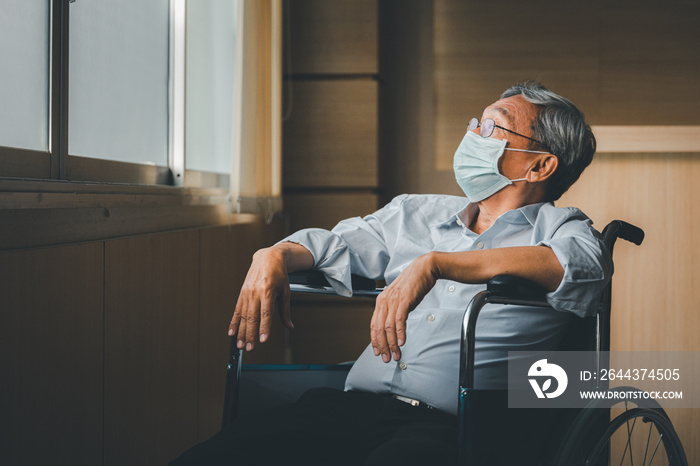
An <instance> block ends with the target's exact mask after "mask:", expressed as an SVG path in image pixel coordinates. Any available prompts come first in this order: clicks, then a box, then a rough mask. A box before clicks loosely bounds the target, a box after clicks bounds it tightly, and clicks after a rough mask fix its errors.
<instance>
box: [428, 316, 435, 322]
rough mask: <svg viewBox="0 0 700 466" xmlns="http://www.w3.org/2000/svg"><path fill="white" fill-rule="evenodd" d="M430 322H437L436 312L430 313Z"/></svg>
mask: <svg viewBox="0 0 700 466" xmlns="http://www.w3.org/2000/svg"><path fill="white" fill-rule="evenodd" d="M428 322H435V314H430V315H429V316H428Z"/></svg>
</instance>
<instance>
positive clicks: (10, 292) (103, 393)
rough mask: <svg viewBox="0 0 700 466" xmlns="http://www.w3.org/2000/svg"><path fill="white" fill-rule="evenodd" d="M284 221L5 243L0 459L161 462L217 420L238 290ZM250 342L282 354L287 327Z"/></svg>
mask: <svg viewBox="0 0 700 466" xmlns="http://www.w3.org/2000/svg"><path fill="white" fill-rule="evenodd" d="M280 237H281V225H280V222H277V223H276V224H273V225H271V226H268V225H265V224H264V223H262V222H254V223H244V224H236V225H231V226H222V227H212V228H205V229H200V230H184V231H179V232H172V233H163V234H153V235H145V236H138V237H131V238H124V239H115V240H108V241H99V242H92V243H87V244H80V245H66V246H56V247H49V248H43V249H32V250H21V251H10V252H1V253H0V262H2V264H3V266H2V267H0V302H1V303H2V312H1V313H0V342H1V343H0V344H1V345H2V347H0V350H1V353H0V366H1V367H2V368H3V370H2V379H1V381H0V382H1V383H0V391H1V393H2V396H0V412H2V422H0V429H1V430H0V451H2V462H3V464H13V465H25V464H26V465H35V464H75V465H98V464H105V465H124V464H129V465H141V464H142V465H153V464H165V463H167V462H168V461H169V460H171V459H173V458H174V457H175V456H177V455H178V454H179V453H181V452H182V451H183V450H185V449H186V448H188V447H189V446H191V445H193V444H195V443H196V442H198V441H200V440H204V439H206V438H208V437H209V436H211V435H212V434H213V433H215V432H216V431H218V429H219V427H220V423H221V413H222V406H223V396H224V376H225V367H226V363H227V354H228V345H229V338H228V336H227V335H226V330H227V327H228V322H229V320H230V318H231V314H232V312H233V308H234V305H235V300H236V298H237V295H238V289H239V287H240V284H241V283H242V281H243V277H244V276H245V271H246V270H247V267H248V265H249V263H250V258H251V256H252V254H253V252H254V251H255V250H256V249H257V248H259V247H263V246H267V245H269V244H271V243H273V242H274V241H276V240H278V239H279V238H280ZM279 327H280V326H279V325H277V324H275V327H274V328H273V336H274V338H273V339H272V340H271V341H270V342H269V343H268V344H266V345H263V346H262V347H261V348H260V349H259V350H257V351H256V352H254V353H251V354H250V355H248V357H247V360H248V361H249V362H256V361H257V362H260V361H269V362H280V361H281V360H282V353H283V347H284V333H283V332H282V330H281V329H280V328H279Z"/></svg>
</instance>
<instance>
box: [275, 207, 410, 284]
mask: <svg viewBox="0 0 700 466" xmlns="http://www.w3.org/2000/svg"><path fill="white" fill-rule="evenodd" d="M406 197H407V196H406V195H401V196H398V197H396V198H394V200H392V201H391V202H390V203H389V204H387V205H386V206H385V207H383V208H382V209H380V210H378V211H377V212H375V213H373V214H371V215H367V216H366V217H364V218H361V217H354V218H349V219H347V220H343V221H341V222H340V223H338V224H337V225H336V226H335V227H334V228H333V230H331V231H328V230H323V229H320V228H309V229H305V230H300V231H298V232H296V233H294V234H292V235H290V236H288V237H287V238H285V239H283V240H282V241H280V242H281V243H283V242H292V243H297V244H300V245H302V246H304V247H305V248H307V249H308V250H309V251H310V252H311V255H312V256H313V258H314V269H315V270H319V271H320V272H322V273H323V274H324V276H325V277H326V279H327V280H328V282H329V283H330V284H331V286H332V287H333V290H335V292H336V293H338V294H340V295H343V296H352V278H351V275H352V274H357V275H361V276H363V277H367V278H371V279H375V280H377V279H381V278H383V277H384V271H385V270H386V267H387V264H388V263H389V259H390V256H391V251H390V249H391V245H392V244H393V239H392V238H393V236H394V235H395V234H396V230H397V229H396V228H395V225H394V224H395V223H396V222H398V221H399V220H398V219H399V218H400V217H401V215H400V210H401V206H402V204H403V202H404V200H405V198H406Z"/></svg>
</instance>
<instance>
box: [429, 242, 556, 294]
mask: <svg viewBox="0 0 700 466" xmlns="http://www.w3.org/2000/svg"><path fill="white" fill-rule="evenodd" d="M430 254H431V263H432V264H433V265H432V269H433V271H434V274H435V277H436V278H438V279H446V280H454V281H457V282H461V283H486V282H487V281H489V280H490V279H491V278H493V277H495V276H496V275H514V276H517V277H522V278H526V279H528V280H531V281H533V282H535V283H537V284H538V285H541V286H543V287H544V288H546V289H547V290H549V291H554V290H556V289H557V287H558V286H559V284H560V283H561V281H562V279H563V278H564V269H563V268H562V266H561V264H560V263H559V260H558V259H557V256H556V255H555V254H554V251H552V250H551V249H550V248H548V247H546V246H522V247H511V248H497V249H487V250H483V251H466V252H433V253H430Z"/></svg>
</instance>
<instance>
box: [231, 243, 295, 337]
mask: <svg viewBox="0 0 700 466" xmlns="http://www.w3.org/2000/svg"><path fill="white" fill-rule="evenodd" d="M289 296H290V291H289V278H288V276H287V268H286V265H285V260H284V254H283V253H282V252H281V251H279V250H276V249H274V248H268V249H261V250H260V251H258V252H256V253H255V255H253V262H252V264H251V266H250V269H249V270H248V274H247V275H246V278H245V281H244V282H243V286H242V288H241V294H240V295H239V296H238V302H237V303H236V309H235V311H234V313H233V318H232V319H231V324H230V325H229V330H228V334H229V336H232V337H233V336H237V339H238V342H237V346H238V348H239V349H243V348H244V347H245V349H246V351H251V350H252V349H253V348H254V347H255V343H256V342H257V341H258V340H259V341H260V343H264V342H265V341H267V339H268V337H269V335H270V326H271V321H272V315H273V314H274V313H275V312H278V313H279V315H280V318H281V319H282V324H283V325H284V326H285V327H287V328H294V324H292V321H291V314H290V310H289Z"/></svg>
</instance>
